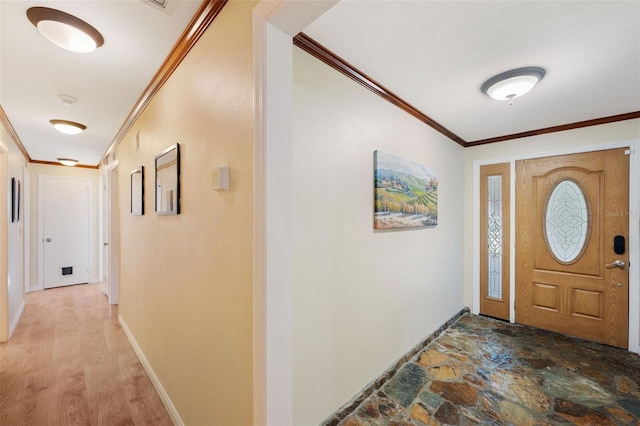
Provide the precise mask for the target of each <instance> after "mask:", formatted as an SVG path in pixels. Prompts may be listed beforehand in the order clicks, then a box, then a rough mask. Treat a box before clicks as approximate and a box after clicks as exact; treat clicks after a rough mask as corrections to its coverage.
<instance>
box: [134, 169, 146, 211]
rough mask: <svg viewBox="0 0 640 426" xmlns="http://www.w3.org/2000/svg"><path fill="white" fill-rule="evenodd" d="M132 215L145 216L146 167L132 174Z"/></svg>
mask: <svg viewBox="0 0 640 426" xmlns="http://www.w3.org/2000/svg"><path fill="white" fill-rule="evenodd" d="M131 214H132V215H134V216H142V215H143V214H144V166H140V168H138V169H135V170H134V171H132V172H131Z"/></svg>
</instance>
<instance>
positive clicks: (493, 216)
mask: <svg viewBox="0 0 640 426" xmlns="http://www.w3.org/2000/svg"><path fill="white" fill-rule="evenodd" d="M487 209H488V211H487V261H488V265H487V266H488V267H487V271H488V274H489V276H488V277H487V278H488V291H487V296H489V297H491V298H494V299H502V176H500V175H498V176H487Z"/></svg>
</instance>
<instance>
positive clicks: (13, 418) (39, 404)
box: [0, 284, 173, 426]
mask: <svg viewBox="0 0 640 426" xmlns="http://www.w3.org/2000/svg"><path fill="white" fill-rule="evenodd" d="M172 424H173V422H172V421H171V418H170V417H169V415H168V414H167V412H166V410H165V408H164V406H163V405H162V402H161V401H160V398H159V397H158V394H157V393H156V391H155V389H154V387H153V385H152V384H151V381H150V380H149V377H148V376H147V374H146V372H145V371H144V369H143V367H142V365H141V364H140V361H139V360H138V358H137V357H136V354H135V352H134V351H133V348H132V347H131V345H130V344H129V341H128V340H127V337H126V336H125V334H124V332H123V331H122V328H121V327H120V324H119V323H118V307H117V306H111V305H109V304H108V302H107V300H106V298H105V296H104V295H103V294H102V293H101V291H100V287H99V284H85V285H79V286H73V287H62V288H57V289H51V290H45V291H38V292H33V293H29V294H27V296H26V306H25V308H24V312H23V314H22V317H21V319H20V322H19V323H18V326H17V327H16V330H15V332H14V334H13V337H12V338H11V340H10V341H9V342H7V343H2V344H0V425H3V426H12V425H30V426H31V425H34V426H36V425H47V426H51V425H53V426H57V425H60V426H68V425H92V426H93V425H109V426H111V425H153V426H161V425H172Z"/></svg>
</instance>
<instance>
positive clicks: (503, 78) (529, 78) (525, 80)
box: [480, 67, 545, 105]
mask: <svg viewBox="0 0 640 426" xmlns="http://www.w3.org/2000/svg"><path fill="white" fill-rule="evenodd" d="M544 74H545V71H544V69H542V68H540V67H524V68H517V69H514V70H509V71H505V72H503V73H501V74H498V75H496V76H494V77H491V78H490V79H489V80H487V81H485V82H484V84H483V85H482V87H480V90H482V93H484V94H486V95H487V96H489V97H491V98H493V99H495V100H497V101H509V105H513V100H514V99H515V98H519V97H520V96H522V95H524V94H525V93H528V92H529V91H530V90H531V89H533V86H535V85H536V84H537V83H538V82H539V81H540V80H542V78H543V77H544Z"/></svg>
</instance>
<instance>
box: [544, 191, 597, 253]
mask: <svg viewBox="0 0 640 426" xmlns="http://www.w3.org/2000/svg"><path fill="white" fill-rule="evenodd" d="M544 226H545V230H544V231H545V232H544V233H545V237H546V239H547V246H548V247H549V250H550V251H551V253H552V254H553V256H554V257H555V258H556V260H557V261H558V262H560V263H564V264H568V263H571V262H574V261H575V260H576V259H578V257H579V256H580V254H581V253H582V250H583V249H584V247H585V244H586V242H587V232H588V231H589V210H588V208H587V200H586V198H585V196H584V193H583V192H582V190H581V189H580V187H579V186H578V185H577V184H576V183H575V182H573V181H571V180H563V181H560V182H559V183H558V184H557V185H556V187H555V188H554V189H553V191H551V195H550V196H549V200H548V201H547V209H546V213H545V220H544Z"/></svg>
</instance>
